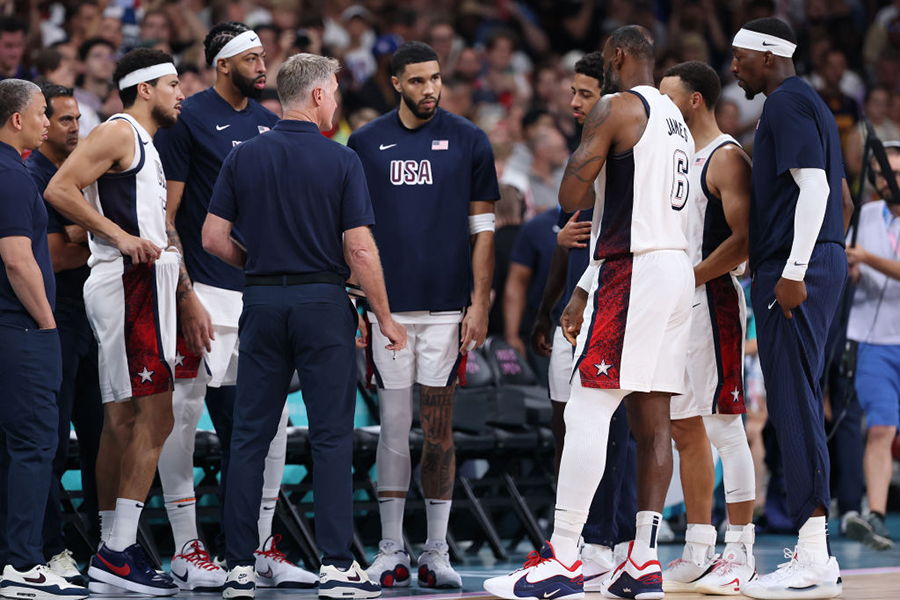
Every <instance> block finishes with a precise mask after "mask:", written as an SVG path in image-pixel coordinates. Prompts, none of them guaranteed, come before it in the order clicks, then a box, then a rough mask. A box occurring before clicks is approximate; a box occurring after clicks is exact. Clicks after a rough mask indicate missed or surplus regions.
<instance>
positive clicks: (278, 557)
mask: <svg viewBox="0 0 900 600" xmlns="http://www.w3.org/2000/svg"><path fill="white" fill-rule="evenodd" d="M280 541H281V536H280V535H278V534H276V535H275V536H273V537H272V545H271V546H269V549H268V550H257V551H256V553H257V554H259V555H260V556H265V557H266V558H271V559H272V560H274V561H275V562H280V563H287V564H289V565H291V564H292V563H291V561H289V560H288V559H287V557H286V556H285V554H284V552H282V551H281V550H279V549H278V548H276V547H275V544H277V543H278V542H280Z"/></svg>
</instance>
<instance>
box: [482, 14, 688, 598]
mask: <svg viewBox="0 0 900 600" xmlns="http://www.w3.org/2000/svg"><path fill="white" fill-rule="evenodd" d="M603 60H604V64H605V65H606V72H605V75H604V81H603V89H602V92H603V94H604V95H603V97H602V98H601V99H600V100H599V101H598V102H597V104H595V105H594V108H593V109H592V110H591V113H590V114H589V115H588V118H587V119H586V121H585V125H584V130H583V132H582V139H581V144H580V145H579V147H578V149H577V150H576V151H575V153H574V154H573V155H572V157H571V158H570V159H569V164H568V166H567V168H566V175H565V177H564V178H563V183H562V186H561V188H560V192H559V200H560V205H561V206H562V208H563V209H564V210H568V211H572V210H576V209H580V208H589V207H590V206H591V205H594V206H595V209H594V221H593V225H592V232H591V234H592V236H594V237H595V238H596V241H595V249H594V253H593V256H592V257H591V265H590V267H589V268H588V269H587V270H586V271H585V276H584V277H582V279H581V281H580V282H579V289H577V290H576V291H575V292H574V293H573V298H572V300H571V301H570V303H569V306H567V307H566V311H565V312H564V314H563V321H562V322H563V323H564V324H565V325H566V330H567V331H566V334H567V336H568V337H572V336H573V335H575V334H577V335H578V338H577V340H576V341H577V349H576V352H575V356H576V362H575V369H574V373H573V378H572V392H571V395H570V397H569V402H568V404H567V405H566V413H565V420H566V442H565V449H564V450H563V456H562V462H561V464H560V469H559V482H558V485H557V497H556V517H555V523H554V530H553V536H552V537H551V539H550V541H549V542H547V543H546V544H545V545H544V547H543V548H541V550H540V552H539V553H537V554H536V555H535V556H534V557H532V558H530V559H529V560H528V561H527V562H526V563H525V567H524V569H521V570H519V571H516V572H514V573H512V574H510V575H506V576H503V577H495V578H493V579H488V580H487V581H486V582H485V584H484V587H485V589H486V590H487V591H488V592H490V593H492V594H494V595H497V596H500V597H503V598H510V599H514V598H535V599H538V598H541V599H543V598H549V597H551V596H552V597H555V598H582V597H583V596H584V584H583V574H582V565H581V562H580V561H578V538H579V536H580V535H581V532H582V528H583V526H584V524H585V521H586V519H587V516H588V508H589V507H590V504H591V499H592V498H593V496H594V492H595V491H596V489H597V485H598V484H599V483H600V479H601V478H602V476H603V471H604V467H605V462H606V445H607V439H608V436H609V427H610V419H611V418H612V416H613V413H614V412H615V410H616V409H617V408H618V406H619V404H620V403H621V401H622V399H623V398H624V399H625V402H626V406H627V412H628V421H629V424H630V426H631V431H632V433H633V434H634V437H635V440H636V441H637V507H638V513H637V519H636V534H635V540H634V541H633V542H632V543H631V547H630V548H629V551H628V555H627V558H626V559H625V561H624V562H622V563H621V564H620V565H619V566H618V567H616V569H615V570H614V571H613V573H612V575H611V576H609V577H608V578H607V579H606V580H605V581H604V582H603V584H602V592H603V593H604V594H605V595H608V596H611V597H620V598H636V597H640V598H650V599H652V598H662V597H663V591H662V569H661V568H660V565H659V561H658V559H657V552H656V532H657V531H658V529H659V523H660V521H661V520H662V514H661V512H662V509H663V504H664V502H665V495H666V488H667V487H668V481H669V479H670V478H671V474H672V454H671V451H672V450H671V433H670V427H669V399H670V396H671V395H672V394H675V393H681V392H683V391H684V368H685V356H686V354H687V343H688V334H689V330H690V327H689V325H690V311H691V304H690V303H691V295H692V293H693V288H694V285H693V284H694V278H693V272H692V269H691V264H690V260H689V258H688V255H687V249H688V243H687V239H686V232H687V211H685V210H684V208H685V206H686V203H687V201H688V191H689V182H688V167H689V165H690V160H691V156H692V155H693V153H694V142H693V140H692V138H691V134H690V131H689V130H688V128H687V125H685V124H684V120H683V118H682V116H681V113H680V112H679V110H678V108H677V107H676V106H675V105H674V104H673V103H672V101H671V100H670V99H669V98H668V97H666V96H664V95H662V94H660V93H659V91H658V90H657V89H656V88H654V87H653V66H654V48H653V41H652V39H651V38H650V35H649V33H648V32H647V31H646V30H645V29H643V28H642V27H638V26H627V27H620V28H619V29H617V30H615V31H614V32H613V34H612V35H611V36H610V38H609V40H608V41H607V43H606V46H605V48H604V51H603ZM620 91H621V93H617V92H620ZM598 175H599V176H600V177H601V190H602V192H601V193H600V194H598V195H597V198H596V202H595V199H594V193H593V192H594V180H595V179H596V178H597V176H598ZM588 280H590V281H591V284H590V288H591V291H590V293H589V294H588V293H586V292H585V291H584V287H583V286H587V281H588ZM576 306H581V307H584V306H587V308H586V310H585V311H584V313H583V315H584V321H585V322H586V323H589V324H590V325H589V326H588V327H584V328H582V327H581V326H580V325H581V323H580V322H579V319H577V318H574V320H573V316H574V315H573V313H574V312H577V311H576V308H575V307H576Z"/></svg>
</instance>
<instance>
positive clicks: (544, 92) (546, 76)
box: [531, 62, 568, 110]
mask: <svg viewBox="0 0 900 600" xmlns="http://www.w3.org/2000/svg"><path fill="white" fill-rule="evenodd" d="M531 80H532V85H533V88H534V93H533V95H532V98H531V102H532V105H533V106H534V107H536V108H543V109H545V110H549V109H550V105H551V104H554V103H555V100H556V95H557V94H558V92H559V87H560V78H559V74H558V71H557V69H556V65H555V64H554V63H552V62H544V63H541V64H540V65H538V66H537V67H536V68H535V69H534V70H533V71H532V72H531ZM563 87H564V88H566V90H568V85H567V84H566V85H564V86H563Z"/></svg>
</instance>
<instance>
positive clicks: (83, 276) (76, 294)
mask: <svg viewBox="0 0 900 600" xmlns="http://www.w3.org/2000/svg"><path fill="white" fill-rule="evenodd" d="M25 168H26V169H28V173H29V174H30V175H31V178H32V179H33V180H34V183H35V184H36V185H37V187H38V191H39V192H40V193H41V194H42V195H43V193H44V190H46V189H47V184H48V183H50V180H51V179H52V178H53V176H54V175H56V171H57V170H58V169H57V168H56V165H54V164H53V163H52V162H50V159H49V158H47V157H46V156H44V155H43V154H41V152H40V151H39V150H35V151H34V152H32V153H31V156H29V157H28V158H27V159H26V160H25ZM44 207H45V208H46V209H47V234H48V235H49V234H51V233H62V234H65V232H66V227H67V226H69V225H74V223H72V221H70V220H69V219H67V218H65V217H64V216H62V215H61V214H59V212H57V210H56V209H55V208H53V207H52V206H51V205H50V204H48V203H46V202H45V203H44ZM90 274H91V268H90V267H89V266H87V265H86V264H85V265H81V266H80V267H78V268H75V269H66V270H64V271H58V272H57V273H56V297H57V298H65V299H66V300H68V301H71V302H77V303H80V304H83V303H84V282H85V281H87V278H88V275H90Z"/></svg>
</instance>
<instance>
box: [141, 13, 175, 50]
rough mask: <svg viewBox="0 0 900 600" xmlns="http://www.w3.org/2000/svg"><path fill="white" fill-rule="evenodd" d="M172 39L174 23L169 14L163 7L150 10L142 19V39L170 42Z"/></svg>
mask: <svg viewBox="0 0 900 600" xmlns="http://www.w3.org/2000/svg"><path fill="white" fill-rule="evenodd" d="M171 39H172V25H171V23H170V22H169V15H167V14H166V12H165V11H164V10H162V9H156V10H148V11H147V12H146V13H144V18H143V19H141V40H143V41H144V42H162V43H164V44H169V43H170V41H171Z"/></svg>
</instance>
